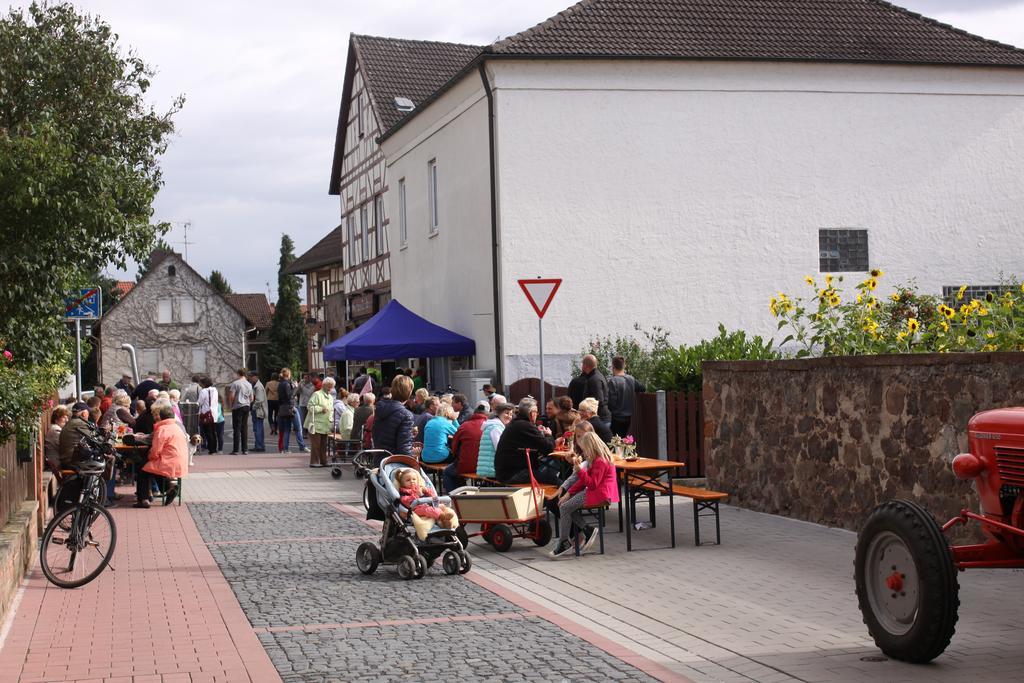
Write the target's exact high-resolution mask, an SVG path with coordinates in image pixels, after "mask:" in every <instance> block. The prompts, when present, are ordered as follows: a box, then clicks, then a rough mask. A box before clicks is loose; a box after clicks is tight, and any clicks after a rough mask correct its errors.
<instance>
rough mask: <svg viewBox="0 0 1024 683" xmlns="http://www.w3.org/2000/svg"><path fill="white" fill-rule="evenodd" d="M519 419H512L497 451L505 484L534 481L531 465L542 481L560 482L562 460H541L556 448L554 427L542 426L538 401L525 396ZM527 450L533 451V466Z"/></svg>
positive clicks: (497, 465) (498, 471)
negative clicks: (559, 465)
mask: <svg viewBox="0 0 1024 683" xmlns="http://www.w3.org/2000/svg"><path fill="white" fill-rule="evenodd" d="M517 411H518V412H517V414H516V417H515V419H513V420H512V421H511V422H509V424H508V426H507V427H505V431H504V432H502V434H501V439H499V440H498V448H497V450H496V451H495V453H494V473H495V476H496V477H497V479H498V481H500V482H501V483H503V484H528V483H530V468H532V470H533V476H534V478H535V479H536V480H537V481H538V482H540V483H542V484H559V483H561V477H560V476H559V467H558V463H557V462H554V461H552V460H551V459H550V458H546V457H545V458H544V459H541V457H540V456H541V455H545V456H546V455H547V454H549V453H551V451H553V450H554V449H555V442H554V440H553V439H552V438H551V430H550V429H547V428H545V427H538V426H537V425H536V424H535V423H536V422H537V401H536V399H534V398H530V397H527V398H524V399H523V400H522V401H520V402H519V407H518V409H517ZM525 449H529V450H530V468H528V467H527V465H526V459H525Z"/></svg>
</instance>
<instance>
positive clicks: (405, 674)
mask: <svg viewBox="0 0 1024 683" xmlns="http://www.w3.org/2000/svg"><path fill="white" fill-rule="evenodd" d="M189 507H190V510H191V511H192V514H193V516H194V518H195V519H196V523H197V526H198V528H199V530H200V532H201V533H202V535H203V537H204V539H205V540H206V541H207V543H210V544H211V545H210V546H209V548H210V552H211V554H212V555H213V557H214V559H215V560H216V561H217V564H218V565H219V567H220V569H221V571H222V572H223V574H224V577H225V578H226V579H227V581H228V583H229V585H230V586H231V588H232V590H233V591H234V593H235V596H236V597H237V599H238V601H239V604H241V606H242V609H243V610H244V612H245V613H246V616H247V617H248V618H249V620H250V622H251V623H252V625H253V626H254V627H255V628H256V629H257V631H260V633H259V637H260V640H261V642H262V643H263V645H264V647H265V648H266V649H267V652H268V654H269V655H270V657H271V660H272V661H273V662H274V664H275V666H276V667H277V669H278V671H279V672H280V674H281V676H282V678H284V680H285V681H288V682H289V683H291V682H297V681H303V682H305V681H352V680H375V681H392V680H393V681H407V680H424V679H426V678H432V677H438V678H443V679H447V680H506V681H515V680H519V681H527V680H537V681H563V680H623V681H649V680H652V679H650V678H649V677H647V676H646V675H645V674H643V673H642V672H640V671H638V670H637V669H635V668H633V667H632V666H630V665H628V664H626V663H624V662H622V661H620V660H618V659H616V658H614V657H612V656H610V655H607V654H605V653H604V652H602V651H600V650H597V649H596V648H595V647H593V646H592V645H590V644H589V643H585V642H584V641H582V640H581V639H579V638H577V637H576V636H574V635H571V634H569V633H567V632H565V631H563V630H562V629H561V628H559V627H558V626H555V625H554V624H552V623H550V622H548V621H546V620H544V619H542V618H540V617H537V616H532V615H526V614H524V610H523V609H522V608H520V607H518V606H516V605H514V604H513V603H511V602H508V601H507V600H504V599H503V598H500V597H498V596H497V595H495V594H494V593H491V592H490V591H488V590H486V589H484V588H482V587H480V586H478V585H476V584H475V583H472V582H470V581H467V580H466V579H465V578H463V577H459V576H446V575H445V574H444V573H443V572H442V571H441V569H440V567H439V565H438V564H435V566H434V568H432V569H431V570H430V572H429V574H428V575H427V576H426V577H425V578H424V579H421V580H419V581H402V580H401V579H399V578H398V576H397V574H396V572H395V568H394V567H393V566H383V567H381V568H380V569H378V571H377V573H376V574H374V575H373V576H369V577H367V576H363V575H362V574H360V573H359V571H358V569H356V566H355V550H356V547H357V546H358V544H359V543H360V541H359V540H330V541H324V540H309V541H294V540H283V539H295V538H316V537H322V536H331V535H334V536H340V535H367V534H372V533H373V531H372V529H371V528H370V527H368V526H366V525H365V524H363V523H361V522H360V521H359V520H358V519H354V518H352V517H349V516H348V515H345V514H343V513H341V512H339V511H338V510H336V509H334V508H332V507H331V506H329V505H326V504H323V503H196V504H192V505H190V506H189ZM275 538H276V539H282V540H281V541H280V542H274V541H273V539H275ZM245 539H258V540H263V541H268V539H269V541H268V542H261V543H235V544H217V543H216V541H238V540H245ZM510 615H516V617H519V615H523V617H522V618H511V619H510V618H508V617H509V616H510ZM460 616H466V617H476V618H477V620H474V621H458V622H446V623H431V624H423V623H408V624H388V623H380V624H379V625H375V626H362V625H361V624H365V623H367V622H391V621H395V620H417V619H431V618H437V617H460ZM353 623H358V624H360V625H359V626H353V627H342V628H338V627H337V625H339V624H353ZM325 625H326V626H325ZM283 627H292V628H291V629H289V630H272V631H269V632H268V631H267V630H266V629H281V628H283ZM303 627H304V628H303ZM496 634H500V637H501V641H502V645H501V647H500V654H497V655H495V656H490V657H480V658H473V657H469V658H467V656H466V655H465V654H464V653H467V652H469V653H474V652H493V651H494V649H495V646H494V645H495V636H496ZM570 653H579V654H573V655H572V656H571V658H570Z"/></svg>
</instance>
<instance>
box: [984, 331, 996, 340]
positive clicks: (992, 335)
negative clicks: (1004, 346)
mask: <svg viewBox="0 0 1024 683" xmlns="http://www.w3.org/2000/svg"><path fill="white" fill-rule="evenodd" d="M985 338H986V339H995V338H996V333H995V332H986V333H985Z"/></svg>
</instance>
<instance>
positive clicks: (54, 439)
mask: <svg viewBox="0 0 1024 683" xmlns="http://www.w3.org/2000/svg"><path fill="white" fill-rule="evenodd" d="M69 419H71V411H70V410H68V407H67V406H57V407H56V408H54V409H53V412H52V413H51V414H50V426H49V428H47V430H46V436H45V437H44V439H43V441H44V443H45V447H44V448H43V457H45V458H46V464H47V465H48V466H49V468H50V469H51V470H54V471H59V470H60V432H61V430H62V429H63V428H64V425H66V424H67V422H68V420H69Z"/></svg>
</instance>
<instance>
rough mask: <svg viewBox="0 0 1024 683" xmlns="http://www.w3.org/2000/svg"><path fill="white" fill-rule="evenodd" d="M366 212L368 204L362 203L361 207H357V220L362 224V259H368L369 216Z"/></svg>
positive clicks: (367, 211)
mask: <svg viewBox="0 0 1024 683" xmlns="http://www.w3.org/2000/svg"><path fill="white" fill-rule="evenodd" d="M368 214H369V206H368V205H366V204H363V207H362V208H361V209H359V222H360V223H362V226H363V245H362V249H361V251H362V253H363V261H369V260H370V218H369V216H368Z"/></svg>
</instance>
